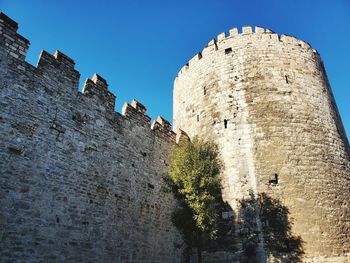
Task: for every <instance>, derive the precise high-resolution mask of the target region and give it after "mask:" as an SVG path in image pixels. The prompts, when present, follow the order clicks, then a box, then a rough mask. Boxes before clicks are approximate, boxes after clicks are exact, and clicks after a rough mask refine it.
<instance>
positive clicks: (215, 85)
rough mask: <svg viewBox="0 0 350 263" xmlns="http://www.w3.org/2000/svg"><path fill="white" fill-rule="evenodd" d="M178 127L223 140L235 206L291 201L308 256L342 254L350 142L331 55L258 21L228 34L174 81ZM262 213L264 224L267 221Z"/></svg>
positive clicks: (227, 188)
mask: <svg viewBox="0 0 350 263" xmlns="http://www.w3.org/2000/svg"><path fill="white" fill-rule="evenodd" d="M174 127H175V128H181V129H184V130H186V132H187V133H188V134H189V135H190V137H193V136H194V135H199V136H201V137H203V138H211V139H213V140H215V141H216V142H217V143H218V144H219V148H220V149H221V153H222V160H223V163H224V174H223V181H222V183H223V187H224V189H223V196H224V199H225V200H226V201H227V202H228V203H229V204H230V205H231V207H232V208H233V210H235V211H238V208H239V202H238V201H239V200H242V199H246V198H249V196H251V194H252V193H253V195H254V196H255V198H256V197H257V196H258V195H259V194H260V193H266V194H267V195H268V196H270V197H271V198H274V199H277V200H280V201H282V203H283V205H284V206H286V207H287V209H288V211H289V216H288V218H289V220H290V221H291V225H292V232H293V234H295V235H297V236H299V235H300V237H301V240H302V244H303V251H304V252H305V255H306V257H309V259H308V260H310V261H312V260H313V259H315V260H316V261H315V262H322V260H324V261H325V262H331V261H332V260H335V261H337V262H343V261H342V260H343V259H341V257H342V256H344V255H346V254H347V253H349V252H350V246H349V244H350V239H349V238H350V228H349V225H350V221H349V220H350V209H349V194H350V192H349V191H350V190H349V189H350V181H349V176H350V154H349V144H348V140H347V138H346V135H345V132H344V129H343V126H342V123H341V119H340V117H339V114H338V110H337V107H336V104H335V101H334V98H333V95H332V91H331V88H330V85H329V82H328V80H327V76H326V73H325V70H324V67H323V63H322V61H321V59H320V57H319V55H318V53H317V52H316V51H315V50H313V49H312V48H311V47H310V46H309V45H308V44H307V43H306V42H304V41H300V40H297V39H295V38H293V37H290V36H285V35H282V36H278V35H277V34H274V33H273V32H272V31H270V30H264V29H263V28H259V27H256V28H255V32H253V30H252V28H251V27H244V28H243V29H242V33H238V30H237V29H232V30H230V35H229V36H227V37H226V35H225V33H222V34H220V35H219V36H218V38H217V40H212V41H210V42H209V44H208V46H207V47H205V48H204V50H203V51H202V52H201V53H199V54H197V55H196V56H195V57H193V58H192V59H191V60H190V61H189V63H188V64H186V65H185V66H184V67H183V68H182V69H181V70H180V72H179V74H178V77H177V78H176V80H175V83H174ZM276 176H277V180H276ZM260 220H261V219H260V218H257V231H260V232H261V231H262V229H261V225H263V224H268V222H261V221H260ZM260 240H261V241H262V240H263V239H262V238H261V237H260ZM264 248H265V250H266V253H267V254H269V253H272V252H271V251H268V248H267V246H266V244H265V245H264ZM339 256H340V258H338V257H339ZM305 260H307V259H305ZM332 262H333V261H332ZM344 262H345V261H344Z"/></svg>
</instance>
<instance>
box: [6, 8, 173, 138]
mask: <svg viewBox="0 0 350 263" xmlns="http://www.w3.org/2000/svg"><path fill="white" fill-rule="evenodd" d="M0 30H1V31H0V44H1V45H2V47H5V51H6V52H7V54H8V59H17V60H18V62H19V64H21V63H25V64H26V65H27V66H28V67H29V68H33V67H32V66H31V65H29V64H28V63H27V62H25V61H24V59H25V55H26V53H27V51H28V48H29V44H30V42H29V40H27V39H26V38H24V37H23V36H21V35H19V34H18V33H17V30H18V24H17V23H16V22H15V21H14V20H12V19H11V18H9V17H8V16H6V15H5V14H4V13H0ZM21 65H22V64H21ZM21 68H22V69H24V68H25V67H23V66H21ZM33 74H35V75H36V77H35V79H38V78H39V79H40V78H42V81H41V82H42V83H43V84H44V85H52V84H49V83H56V85H54V87H52V88H53V89H57V88H58V87H60V89H67V90H68V91H70V92H68V94H66V95H65V96H75V95H73V94H72V92H71V91H73V92H74V93H77V92H78V93H79V91H78V87H79V78H80V73H79V72H78V71H77V70H76V69H75V62H74V60H73V59H72V58H70V57H69V56H67V55H66V54H64V53H63V52H61V51H59V50H56V52H55V53H54V54H53V55H52V54H50V53H49V52H47V51H45V50H42V52H41V53H40V56H39V59H38V63H37V66H36V67H34V68H33ZM82 95H83V96H84V97H86V98H91V99H94V100H95V102H94V103H95V104H96V103H97V104H96V107H98V106H99V105H100V106H102V107H104V108H105V109H106V112H108V113H109V114H113V113H115V111H114V108H115V102H116V96H115V95H114V94H113V93H111V92H110V91H109V90H108V83H107V81H106V80H105V79H104V78H103V77H101V76H100V75H98V74H96V73H95V74H94V75H93V76H92V78H87V79H86V80H85V82H84V85H83V89H82ZM146 112H147V109H146V107H145V106H144V105H143V104H142V103H140V102H139V101H137V100H132V102H131V103H130V104H129V103H126V102H125V103H124V105H123V107H122V115H123V116H124V117H125V118H124V119H125V120H130V121H131V122H135V123H138V124H141V125H146V126H147V127H149V129H150V131H154V132H156V134H159V135H160V134H161V135H162V136H163V137H164V136H165V137H167V138H168V139H169V140H171V141H173V142H175V141H176V133H175V132H174V131H172V127H171V124H170V122H169V121H167V120H165V119H164V118H162V117H160V116H158V118H157V120H155V121H154V122H153V124H152V125H151V117H149V116H148V115H147V114H146Z"/></svg>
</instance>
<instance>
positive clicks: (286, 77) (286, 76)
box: [284, 75, 289, 84]
mask: <svg viewBox="0 0 350 263" xmlns="http://www.w3.org/2000/svg"><path fill="white" fill-rule="evenodd" d="M284 77H285V79H286V83H287V84H288V83H289V81H288V75H285V76H284Z"/></svg>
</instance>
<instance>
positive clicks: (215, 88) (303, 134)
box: [0, 13, 350, 262]
mask: <svg viewBox="0 0 350 263" xmlns="http://www.w3.org/2000/svg"><path fill="white" fill-rule="evenodd" d="M17 29H18V26H17V23H16V22H15V21H13V20H12V19H10V18H9V17H7V16H6V15H5V14H3V13H1V14H0V171H1V175H0V261H1V262H180V261H181V260H182V256H183V251H184V249H185V244H184V242H183V240H182V238H181V235H180V233H179V232H178V231H177V230H176V228H175V227H174V226H173V225H172V222H171V213H172V211H173V210H174V208H175V207H176V200H175V199H174V197H173V195H172V193H171V192H170V191H169V189H167V186H166V184H165V182H164V180H163V177H165V176H166V174H167V169H168V162H169V151H170V148H171V146H172V145H174V144H175V143H176V142H177V141H179V140H182V139H187V138H188V136H187V134H188V135H189V136H190V137H193V136H195V135H199V136H201V137H202V138H205V139H212V140H214V141H215V142H216V143H217V144H218V145H219V149H220V153H221V158H222V161H223V164H224V170H223V173H222V184H223V198H224V201H226V202H227V203H228V205H229V207H230V210H229V211H225V212H223V213H222V215H220V216H222V218H223V219H224V220H226V221H229V222H232V221H234V222H235V228H234V231H229V232H227V233H225V235H227V236H232V238H233V239H232V240H233V241H232V242H233V244H234V245H233V246H231V244H226V245H227V246H226V245H221V246H216V247H215V249H213V248H211V250H207V251H206V252H205V253H204V254H205V256H206V261H207V262H246V261H249V260H250V261H251V260H252V258H253V257H251V258H249V257H250V256H251V255H249V254H248V253H247V251H248V250H249V248H250V246H251V244H252V241H254V242H255V243H254V242H253V245H254V259H255V260H256V261H255V262H275V261H276V262H297V261H301V260H302V261H305V262H349V252H350V245H349V244H350V233H349V232H350V210H349V207H348V206H349V193H350V161H349V160H350V152H349V143H348V141H347V138H346V135H345V132H344V129H343V126H342V123H341V120H340V117H339V113H338V110H337V107H336V104H335V101H334V97H333V95H332V91H331V88H330V86H329V82H328V79H327V76H326V73H325V70H324V67H323V63H322V61H321V59H320V57H319V55H318V53H317V52H316V51H315V50H314V49H312V48H311V47H310V46H309V45H308V44H307V43H306V42H304V41H300V40H297V39H295V38H293V37H289V36H284V35H282V36H278V35H277V34H275V33H273V32H272V31H270V30H264V29H263V28H259V27H256V28H255V32H252V28H251V27H244V28H243V32H242V33H238V31H237V29H232V30H231V31H230V35H229V36H227V37H226V36H225V34H224V33H223V34H220V35H219V36H218V39H217V40H212V41H210V43H209V44H208V46H207V47H206V48H204V50H203V52H201V53H200V54H197V55H196V56H195V57H194V58H193V59H191V60H190V61H189V63H188V64H187V65H185V66H184V68H183V69H181V71H180V73H179V75H178V77H177V78H176V80H175V84H174V126H175V128H176V129H177V130H178V132H177V133H174V132H173V131H172V128H171V125H170V123H169V122H168V121H166V120H165V119H163V118H162V117H158V118H157V120H155V121H154V122H153V123H152V125H151V123H150V117H149V116H147V114H146V107H145V106H144V105H142V104H141V103H140V102H138V101H136V100H133V101H132V102H131V103H130V104H129V103H125V104H124V106H123V108H122V113H117V112H115V111H114V107H115V99H116V97H115V95H113V94H112V93H111V92H109V91H108V83H107V81H106V80H105V79H103V77H101V76H99V75H98V74H95V75H94V76H93V77H92V78H91V79H87V80H86V81H85V83H84V87H83V90H82V92H79V91H78V86H79V77H80V74H79V72H78V71H76V70H75V68H74V66H75V63H74V61H73V60H72V59H71V58H69V57H68V56H66V55H65V54H63V53H62V52H59V51H56V53H55V54H54V55H51V54H49V53H48V52H46V51H42V53H41V54H40V57H39V61H38V64H37V66H35V67H34V66H32V65H30V64H29V63H27V62H26V61H25V56H26V53H27V51H28V48H29V41H28V40H27V39H25V38H24V37H22V36H21V35H19V34H18V33H17ZM183 130H184V131H186V132H187V133H186V132H184V131H183ZM261 196H263V197H265V199H259V198H260V197H261ZM267 197H268V198H267ZM261 200H263V201H264V200H265V203H263V206H262V205H261ZM266 200H268V201H269V202H270V200H277V202H275V203H274V204H278V205H279V206H278V207H277V209H276V207H273V209H272V210H269V211H266V210H267V204H270V203H268V202H266ZM281 208H283V209H281ZM250 209H251V210H250ZM261 211H264V213H263V212H261ZM271 211H272V213H271ZM276 211H277V212H278V211H284V212H288V219H289V221H290V224H289V225H286V226H287V232H288V235H289V236H288V237H287V238H290V237H291V236H293V237H294V236H295V237H298V239H290V240H291V241H290V242H292V241H293V242H296V240H297V241H298V242H299V245H300V247H299V249H300V251H297V250H293V251H288V249H287V250H283V251H282V250H280V247H277V248H276V247H271V246H270V245H271V242H270V240H271V236H273V235H272V233H268V232H266V229H268V228H267V227H271V226H272V225H273V222H274V220H273V219H274V218H276V217H278V216H279V215H275V212H276ZM265 212H267V213H265ZM269 212H270V213H269ZM266 214H267V215H268V216H267V215H266ZM247 215H249V216H247ZM289 226H290V229H289ZM251 237H254V239H252V238H251ZM288 240H289V239H288ZM269 242H270V243H269ZM288 242H289V241H288ZM283 244H285V242H284V243H283ZM288 246H289V245H288ZM291 246H292V245H291ZM301 250H302V251H301ZM296 253H299V254H298V255H295V254H296Z"/></svg>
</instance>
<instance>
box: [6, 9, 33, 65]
mask: <svg viewBox="0 0 350 263" xmlns="http://www.w3.org/2000/svg"><path fill="white" fill-rule="evenodd" d="M17 30H18V24H17V22H15V21H14V20H12V19H11V18H9V17H8V16H7V15H5V14H4V13H0V44H1V45H2V46H3V47H5V51H6V52H7V53H8V54H9V55H10V56H12V57H13V58H17V59H20V60H24V59H25V56H26V54H27V52H28V48H29V44H30V43H29V40H28V39H26V38H25V37H23V36H21V35H19V34H18V33H17Z"/></svg>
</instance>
